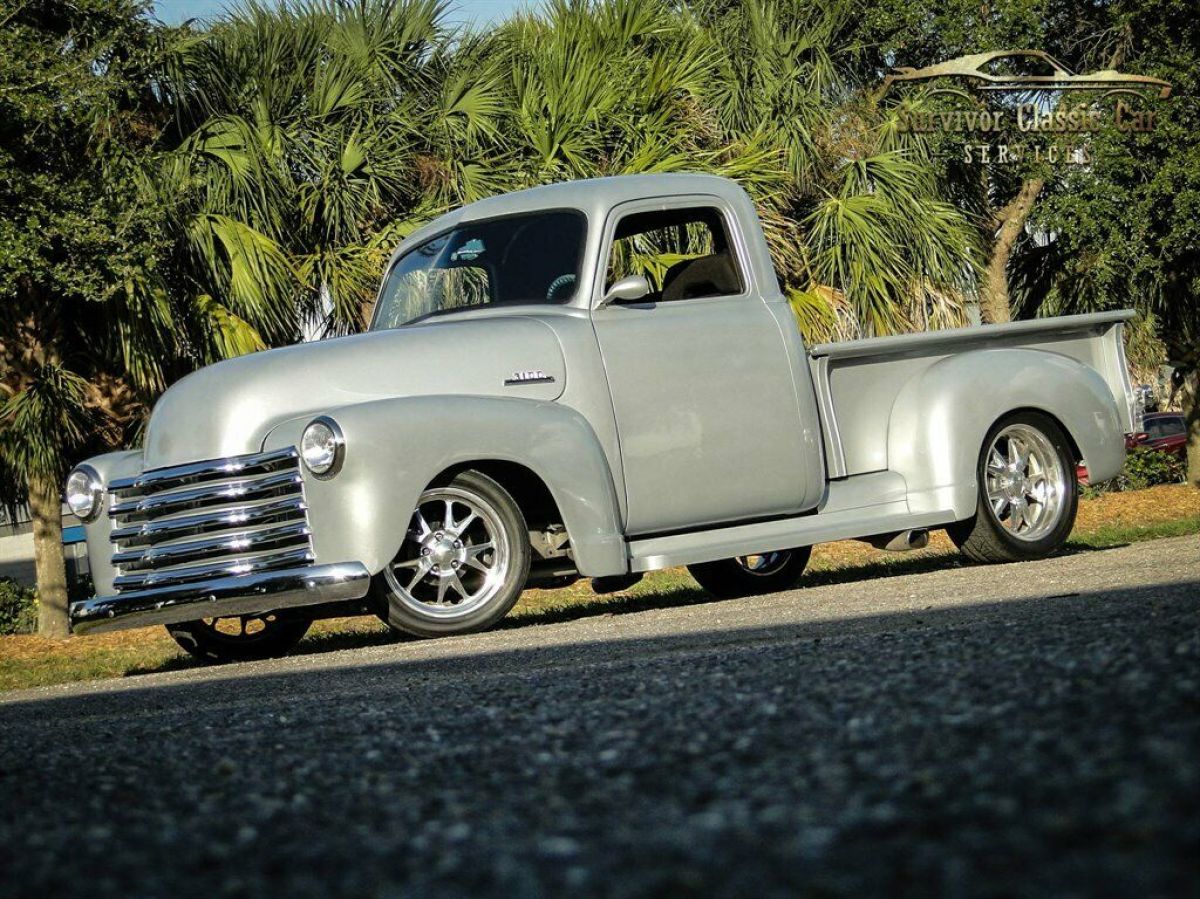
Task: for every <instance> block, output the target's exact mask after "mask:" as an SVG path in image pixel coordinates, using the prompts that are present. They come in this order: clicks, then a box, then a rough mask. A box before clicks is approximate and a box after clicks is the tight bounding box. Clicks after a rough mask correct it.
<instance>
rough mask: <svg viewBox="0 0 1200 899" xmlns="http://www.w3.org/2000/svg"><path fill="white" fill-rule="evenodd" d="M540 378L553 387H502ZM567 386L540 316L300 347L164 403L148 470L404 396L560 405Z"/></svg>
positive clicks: (234, 362)
mask: <svg viewBox="0 0 1200 899" xmlns="http://www.w3.org/2000/svg"><path fill="white" fill-rule="evenodd" d="M538 370H540V371H541V372H542V373H544V375H545V376H546V377H548V378H553V379H554V380H553V381H546V380H534V381H530V380H526V381H524V382H522V383H517V384H508V385H506V384H505V381H506V380H512V379H514V375H518V374H519V373H521V372H530V371H538ZM565 380H566V370H565V363H564V361H563V354H562V348H561V346H560V345H559V341H558V338H557V336H556V335H555V333H554V331H553V329H552V328H551V327H550V326H549V325H547V324H546V323H544V322H542V321H539V320H538V319H534V318H525V317H519V316H498V317H495V318H473V319H465V320H457V321H454V320H444V321H436V322H429V323H423V324H420V325H411V326H409V327H406V328H400V329H397V330H391V331H375V332H370V333H366V334H357V335H354V336H352V337H342V338H339V339H336V340H324V341H320V342H317V343H305V344H298V345H296V346H290V347H283V348H281V349H277V350H267V351H264V352H260V353H253V354H251V355H249V356H241V357H239V358H237V359H230V360H228V361H225V362H219V363H217V364H216V365H210V366H208V367H207V368H203V369H201V370H200V371H197V372H195V373H193V374H191V375H188V376H187V377H186V378H183V379H182V380H180V381H179V382H177V383H176V384H175V385H174V386H172V387H171V388H170V389H169V390H167V392H166V393H164V394H163V395H162V397H161V398H160V399H159V401H158V404H157V405H156V406H155V407H154V412H153V414H152V415H151V417H150V424H149V427H148V429H147V432H146V448H145V460H144V463H143V464H144V465H145V467H146V468H147V469H150V468H162V467H163V466H167V465H178V464H182V463H185V462H196V461H201V460H207V459H216V458H222V457H225V456H236V455H242V454H245V453H254V452H258V451H259V450H261V449H262V445H263V440H264V439H265V438H266V436H267V434H268V433H269V432H270V431H271V430H272V429H273V428H274V427H275V426H276V425H278V424H280V423H281V422H284V421H288V420H290V419H294V418H298V417H300V416H304V415H313V416H315V415H319V414H321V413H325V412H329V411H331V410H334V409H337V408H338V407H341V406H348V405H354V404H358V403H366V402H370V401H372V400H378V399H385V398H394V397H400V396H430V395H445V394H468V395H474V396H518V397H523V398H525V399H535V400H553V399H557V398H558V396H559V395H561V394H562V391H563V386H564V382H565Z"/></svg>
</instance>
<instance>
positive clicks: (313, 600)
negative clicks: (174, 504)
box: [71, 562, 371, 634]
mask: <svg viewBox="0 0 1200 899" xmlns="http://www.w3.org/2000/svg"><path fill="white" fill-rule="evenodd" d="M370 584H371V577H370V575H369V574H368V573H367V569H366V566H365V565H363V564H362V563H361V562H344V563H341V564H337V565H314V566H311V567H307V568H288V569H284V570H277V571H263V572H258V573H252V574H239V575H233V576H230V577H221V578H216V579H214V580H209V581H202V582H199V583H189V584H177V585H174V586H164V587H156V588H151V589H146V590H136V591H124V592H121V593H116V594H114V595H112V596H96V597H93V598H92V599H87V600H83V601H82V602H75V603H71V630H72V631H73V632H75V633H77V634H87V633H100V632H103V631H115V630H121V629H123V628H128V627H145V626H147V625H151V624H176V623H178V622H181V621H195V620H196V619H198V618H223V617H226V616H234V615H252V614H254V613H257V612H268V611H273V610H275V609H290V608H294V607H296V606H312V605H319V604H321V603H327V602H339V601H342V600H352V599H361V598H362V597H364V596H366V594H367V590H368V588H369V587H370Z"/></svg>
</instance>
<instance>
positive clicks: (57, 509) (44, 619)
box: [29, 478, 68, 637]
mask: <svg viewBox="0 0 1200 899" xmlns="http://www.w3.org/2000/svg"><path fill="white" fill-rule="evenodd" d="M29 511H30V513H31V515H32V517H33V558H34V564H35V566H36V568H37V593H38V633H39V634H41V635H42V636H43V637H65V636H67V633H68V629H67V568H66V563H65V561H64V559H63V544H62V500H61V498H60V497H59V492H58V485H57V484H56V483H54V482H52V481H50V480H47V479H44V478H35V479H31V480H30V482H29Z"/></svg>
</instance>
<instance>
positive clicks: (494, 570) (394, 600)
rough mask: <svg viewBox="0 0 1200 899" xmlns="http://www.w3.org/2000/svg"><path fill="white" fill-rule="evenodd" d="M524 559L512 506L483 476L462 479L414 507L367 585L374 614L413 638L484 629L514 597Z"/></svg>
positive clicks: (525, 534)
mask: <svg viewBox="0 0 1200 899" xmlns="http://www.w3.org/2000/svg"><path fill="white" fill-rule="evenodd" d="M529 560H530V549H529V529H528V527H527V526H526V524H525V517H524V516H523V515H522V514H521V509H520V508H519V507H518V506H517V503H516V501H515V500H514V499H513V498H512V496H511V495H510V494H509V492H508V491H507V490H505V489H504V488H503V487H502V486H500V485H499V484H498V483H496V482H495V481H494V480H492V479H491V478H489V477H488V476H487V475H485V474H482V473H481V472H478V471H465V472H462V473H461V474H459V475H457V476H455V478H454V479H453V480H452V481H450V482H449V483H448V484H445V485H440V486H434V487H430V488H429V489H428V490H426V491H425V492H424V493H422V494H421V497H420V498H419V499H418V500H417V508H416V509H415V510H414V512H413V517H412V522H411V524H410V525H409V530H408V533H407V534H406V535H405V539H404V543H403V544H402V545H401V547H400V551H399V552H398V553H397V554H396V557H395V558H394V559H393V560H392V561H391V562H390V563H389V564H388V566H387V567H386V568H384V570H383V572H382V573H381V574H380V575H378V576H377V577H376V579H375V584H374V588H373V589H374V591H375V596H376V602H377V603H378V605H379V615H380V617H381V618H383V620H384V621H386V622H387V624H388V625H389V626H391V627H393V628H395V629H396V630H399V631H402V632H404V633H406V634H412V635H414V636H418V637H439V636H447V635H450V634H462V633H469V632H472V631H480V630H484V629H485V628H488V627H491V626H492V625H493V624H495V623H496V622H497V621H499V620H500V619H501V618H503V617H504V616H505V615H506V614H507V613H508V610H509V609H511V608H512V607H513V605H514V604H515V603H516V601H517V599H518V597H520V595H521V591H522V590H523V589H524V587H525V581H526V578H527V577H528V576H529Z"/></svg>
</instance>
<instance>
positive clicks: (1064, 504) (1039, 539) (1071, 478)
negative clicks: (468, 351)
mask: <svg viewBox="0 0 1200 899" xmlns="http://www.w3.org/2000/svg"><path fill="white" fill-rule="evenodd" d="M1013 426H1019V427H1024V428H1028V429H1032V430H1033V431H1035V432H1037V433H1040V434H1041V435H1042V436H1044V438H1045V440H1046V441H1047V443H1048V445H1049V447H1050V448H1052V452H1053V456H1054V457H1055V458H1056V459H1057V464H1058V466H1059V470H1058V476H1057V481H1058V485H1057V487H1056V493H1057V496H1058V497H1059V500H1058V503H1057V506H1056V507H1054V509H1053V515H1054V519H1055V520H1053V521H1052V522H1051V521H1049V520H1047V521H1046V522H1045V523H1043V524H1040V526H1041V527H1042V528H1043V529H1044V530H1043V532H1041V533H1037V532H1031V537H1018V536H1016V534H1015V533H1014V532H1013V530H1011V529H1010V528H1009V527H1007V526H1006V525H1005V523H1004V522H1005V520H1008V519H1009V516H1011V514H1012V513H1011V511H1010V510H1009V508H1008V507H1002V512H1001V513H999V514H998V513H997V512H996V510H995V509H994V508H993V506H992V503H991V501H990V500H989V496H988V489H989V488H988V484H989V482H988V457H989V455H990V454H991V450H992V448H993V445H994V444H995V443H996V440H997V438H998V437H999V436H1000V435H1001V434H1002V433H1003V432H1005V431H1006V430H1008V429H1010V428H1012V427H1013ZM975 478H976V483H977V484H978V485H979V501H978V504H977V506H976V511H975V515H974V516H973V517H971V518H968V519H966V520H965V521H959V522H956V523H955V524H952V525H950V526H949V527H947V528H946V533H947V534H949V535H950V539H951V540H953V541H954V543H955V545H956V546H957V547H958V548H959V550H961V551H962V553H963V555H965V556H966V557H967V558H969V559H971V560H973V561H975V562H984V563H994V562H1023V561H1028V560H1030V559H1041V558H1044V557H1046V556H1048V555H1050V554H1051V553H1052V552H1054V551H1055V550H1057V549H1059V548H1060V547H1061V546H1062V545H1063V544H1064V543H1065V542H1066V541H1067V537H1069V536H1070V534H1071V528H1073V527H1074V526H1075V515H1076V513H1077V512H1078V510H1079V485H1078V482H1077V481H1076V478H1075V453H1074V451H1073V450H1072V449H1071V443H1070V441H1069V440H1068V439H1067V435H1066V434H1065V433H1063V429H1062V427H1061V426H1060V425H1059V424H1058V422H1056V421H1055V420H1054V419H1053V418H1051V417H1050V416H1048V415H1045V414H1043V413H1041V412H1018V413H1014V414H1013V415H1008V416H1005V417H1004V418H1002V419H1000V421H998V422H996V424H994V425H993V426H992V428H991V430H990V431H988V435H987V437H986V438H985V439H984V441H983V446H982V447H981V449H980V452H979V461H978V462H977V464H976V470H975ZM1048 508H1049V507H1048ZM1032 534H1036V536H1032Z"/></svg>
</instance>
